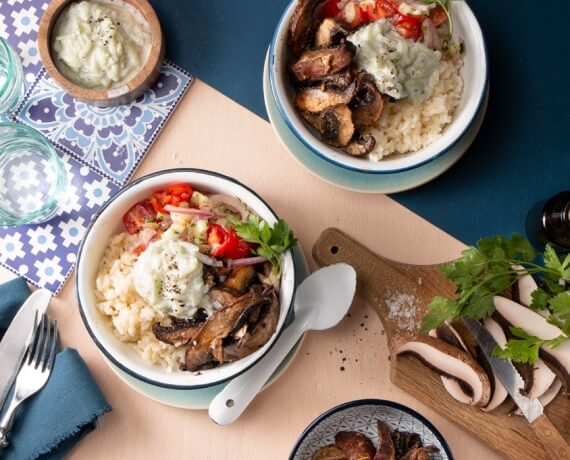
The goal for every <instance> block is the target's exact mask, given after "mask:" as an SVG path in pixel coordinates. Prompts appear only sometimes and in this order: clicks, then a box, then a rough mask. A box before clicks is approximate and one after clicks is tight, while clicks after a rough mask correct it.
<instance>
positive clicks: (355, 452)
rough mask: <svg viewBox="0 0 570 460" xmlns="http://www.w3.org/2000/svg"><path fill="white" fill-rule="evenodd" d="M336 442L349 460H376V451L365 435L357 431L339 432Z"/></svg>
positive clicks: (335, 438)
mask: <svg viewBox="0 0 570 460" xmlns="http://www.w3.org/2000/svg"><path fill="white" fill-rule="evenodd" d="M334 440H335V444H336V445H337V447H338V448H339V449H340V450H341V451H342V453H343V454H344V455H345V456H346V457H347V458H348V460H374V455H375V454H376V449H374V445H373V444H372V441H370V439H368V438H367V437H366V436H365V435H364V434H362V433H358V432H356V431H339V432H338V433H337V434H336V436H335V437H334Z"/></svg>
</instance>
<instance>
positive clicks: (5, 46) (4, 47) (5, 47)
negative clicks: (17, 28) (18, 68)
mask: <svg viewBox="0 0 570 460" xmlns="http://www.w3.org/2000/svg"><path fill="white" fill-rule="evenodd" d="M0 50H1V51H3V52H4V54H5V55H6V58H7V62H8V67H7V72H6V80H5V81H4V83H3V84H2V86H1V87H0V94H2V93H4V92H5V91H6V88H8V86H9V85H10V82H11V81H12V78H13V77H14V54H13V53H14V50H12V47H11V46H10V44H9V43H8V40H6V39H5V38H2V37H0Z"/></svg>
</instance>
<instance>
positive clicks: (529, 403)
mask: <svg viewBox="0 0 570 460" xmlns="http://www.w3.org/2000/svg"><path fill="white" fill-rule="evenodd" d="M463 322H464V323H465V326H467V329H469V332H471V334H472V335H473V337H474V338H475V340H476V341H477V343H478V344H479V346H480V347H481V351H483V354H484V355H485V358H487V361H488V362H489V364H490V366H491V368H492V369H493V372H494V373H495V375H496V376H497V377H498V378H499V380H500V381H501V382H502V384H503V385H504V387H505V389H506V390H507V392H508V393H509V395H510V396H511V398H513V401H514V402H515V403H516V405H517V406H518V407H519V408H520V410H521V412H522V413H523V415H524V416H525V417H526V419H527V420H528V421H529V422H531V423H532V422H533V421H534V420H536V419H537V418H538V417H539V416H540V415H541V414H542V412H543V410H544V409H543V407H542V404H540V401H538V399H531V398H529V397H528V396H525V395H524V387H525V383H524V380H523V379H522V377H521V375H520V374H519V372H518V371H517V368H516V367H515V366H513V363H512V362H511V361H508V360H506V359H502V358H497V357H495V356H493V350H494V348H495V347H496V346H497V342H495V339H494V338H493V336H492V335H491V334H490V333H489V331H488V330H487V329H486V328H485V327H484V326H483V325H482V324H481V323H480V322H479V321H477V320H476V319H473V318H463Z"/></svg>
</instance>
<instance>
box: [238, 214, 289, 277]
mask: <svg viewBox="0 0 570 460" xmlns="http://www.w3.org/2000/svg"><path fill="white" fill-rule="evenodd" d="M233 225H234V228H235V231H236V234H237V235H238V236H239V237H240V238H241V239H243V240H245V241H247V242H248V243H254V244H257V245H258V246H257V247H256V248H255V249H254V252H255V253H256V254H257V255H258V256H262V257H265V258H266V259H267V260H269V261H270V262H271V264H272V265H273V269H274V270H275V273H276V274H277V275H279V274H280V273H281V254H283V253H284V252H285V251H287V250H288V249H290V248H292V247H293V246H295V244H297V238H295V235H294V234H293V232H292V231H291V230H290V229H289V226H288V225H287V223H286V222H285V221H284V220H283V219H279V220H278V221H277V222H276V223H275V225H274V226H273V228H271V227H270V226H269V224H268V223H267V222H265V221H264V220H262V219H260V218H259V217H257V216H255V215H253V214H250V215H249V217H248V219H247V222H238V221H236V222H233Z"/></svg>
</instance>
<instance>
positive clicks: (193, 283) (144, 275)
mask: <svg viewBox="0 0 570 460" xmlns="http://www.w3.org/2000/svg"><path fill="white" fill-rule="evenodd" d="M198 251H199V249H198V247H197V246H195V245H193V244H191V243H187V242H185V241H176V240H175V239H172V238H171V237H166V238H161V239H160V240H158V241H155V242H153V243H150V244H149V246H148V248H147V249H146V250H145V251H144V252H143V253H142V254H141V255H140V256H139V258H138V259H137V262H136V263H135V267H134V270H133V279H134V285H135V289H136V291H137V292H138V293H139V295H140V296H141V297H142V298H143V299H144V300H146V301H147V302H148V303H149V305H152V307H153V308H155V309H156V310H158V311H161V312H163V313H165V314H168V315H172V316H176V317H178V318H191V317H192V316H194V314H195V313H196V312H197V311H198V309H199V308H204V309H205V310H206V311H207V312H208V314H210V313H212V311H213V306H212V303H211V301H210V299H209V296H208V295H207V292H208V286H207V285H205V284H204V280H203V278H202V264H201V263H200V262H199V261H198V259H197V258H196V254H197V253H198Z"/></svg>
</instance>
